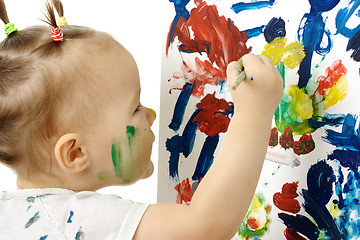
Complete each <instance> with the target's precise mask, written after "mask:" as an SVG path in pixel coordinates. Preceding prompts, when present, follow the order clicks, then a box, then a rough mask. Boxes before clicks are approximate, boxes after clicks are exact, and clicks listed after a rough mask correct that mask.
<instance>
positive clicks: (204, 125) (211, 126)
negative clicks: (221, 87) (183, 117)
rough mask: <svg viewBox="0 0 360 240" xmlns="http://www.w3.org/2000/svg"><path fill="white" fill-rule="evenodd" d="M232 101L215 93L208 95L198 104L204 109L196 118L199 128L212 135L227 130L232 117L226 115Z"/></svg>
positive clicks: (198, 106)
mask: <svg viewBox="0 0 360 240" xmlns="http://www.w3.org/2000/svg"><path fill="white" fill-rule="evenodd" d="M231 105H232V103H230V102H227V101H226V100H225V99H218V98H215V93H213V94H208V95H206V96H205V97H204V98H203V99H202V100H201V101H200V102H199V103H198V104H197V105H196V107H197V108H198V109H201V110H202V111H200V112H199V114H198V115H197V116H196V117H195V118H194V120H193V122H194V123H196V122H197V124H198V129H199V130H200V131H201V132H203V133H205V134H206V135H208V136H210V137H214V136H216V135H218V134H219V133H221V132H226V131H227V129H228V126H229V123H230V118H229V117H228V116H227V115H226V114H227V113H226V112H227V111H229V108H230V106H231Z"/></svg>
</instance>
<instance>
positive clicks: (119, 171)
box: [108, 126, 153, 184]
mask: <svg viewBox="0 0 360 240" xmlns="http://www.w3.org/2000/svg"><path fill="white" fill-rule="evenodd" d="M152 141H153V134H152V132H151V130H150V129H142V130H141V128H135V127H133V126H127V128H126V134H124V136H123V137H121V138H120V139H118V140H116V141H113V144H112V146H111V159H112V164H113V167H114V172H113V174H110V175H111V176H112V177H116V178H118V179H120V180H121V181H122V182H123V183H125V184H128V183H132V182H134V181H136V180H138V179H140V178H142V177H143V175H144V174H145V172H146V170H147V168H148V167H147V166H148V163H149V161H150V155H151V146H152ZM108 175H109V174H108Z"/></svg>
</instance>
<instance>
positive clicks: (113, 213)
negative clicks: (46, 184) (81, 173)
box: [0, 188, 148, 240]
mask: <svg viewBox="0 0 360 240" xmlns="http://www.w3.org/2000/svg"><path fill="white" fill-rule="evenodd" d="M147 207H148V204H142V203H134V202H132V201H129V200H123V199H121V198H120V197H118V196H116V195H101V194H98V193H96V192H73V191H70V190H67V189H57V188H49V189H29V190H18V191H15V192H1V193H0V239H1V240H17V239H19V240H57V239H60V240H63V239H73V240H93V239H96V240H98V239H100V240H107V239H109V240H110V239H118V240H131V239H132V238H133V236H134V233H135V231H136V229H137V227H138V225H139V222H140V220H141V218H142V216H143V214H144V212H145V210H146V209H147Z"/></svg>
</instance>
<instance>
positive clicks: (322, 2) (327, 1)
mask: <svg viewBox="0 0 360 240" xmlns="http://www.w3.org/2000/svg"><path fill="white" fill-rule="evenodd" d="M339 2H340V0H309V3H310V5H311V11H313V12H327V11H330V10H331V9H333V8H334V7H335V6H336V5H338V3H339Z"/></svg>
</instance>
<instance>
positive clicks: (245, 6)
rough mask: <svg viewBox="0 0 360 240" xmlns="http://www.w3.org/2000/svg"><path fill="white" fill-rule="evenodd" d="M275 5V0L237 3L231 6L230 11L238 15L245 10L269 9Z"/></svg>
mask: <svg viewBox="0 0 360 240" xmlns="http://www.w3.org/2000/svg"><path fill="white" fill-rule="evenodd" d="M274 3H275V0H268V1H256V2H250V3H244V2H239V3H235V4H233V5H232V6H231V9H232V10H233V11H234V12H235V13H239V12H242V11H245V10H257V9H261V8H269V7H272V6H273V5H274Z"/></svg>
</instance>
